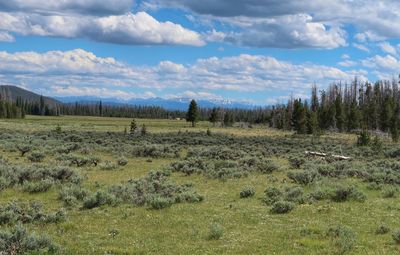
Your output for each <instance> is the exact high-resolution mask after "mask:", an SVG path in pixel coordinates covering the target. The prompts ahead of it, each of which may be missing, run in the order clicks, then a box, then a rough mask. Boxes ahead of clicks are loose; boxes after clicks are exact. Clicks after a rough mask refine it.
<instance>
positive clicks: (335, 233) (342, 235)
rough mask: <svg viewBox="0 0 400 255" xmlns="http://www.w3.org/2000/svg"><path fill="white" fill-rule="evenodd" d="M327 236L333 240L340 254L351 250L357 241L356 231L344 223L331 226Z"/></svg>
mask: <svg viewBox="0 0 400 255" xmlns="http://www.w3.org/2000/svg"><path fill="white" fill-rule="evenodd" d="M327 236H328V237H330V238H331V239H332V240H333V242H334V244H335V246H336V248H337V249H338V252H339V253H340V254H345V253H347V252H349V251H351V250H352V249H353V247H354V245H355V242H356V236H355V234H354V232H353V231H352V230H351V229H350V228H348V227H346V226H342V225H339V226H336V227H331V228H329V229H328V231H327Z"/></svg>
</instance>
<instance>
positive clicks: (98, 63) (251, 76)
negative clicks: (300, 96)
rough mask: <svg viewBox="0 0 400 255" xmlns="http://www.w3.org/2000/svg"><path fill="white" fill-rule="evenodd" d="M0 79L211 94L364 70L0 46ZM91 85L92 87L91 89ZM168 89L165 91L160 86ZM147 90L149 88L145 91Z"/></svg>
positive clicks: (302, 84)
mask: <svg viewBox="0 0 400 255" xmlns="http://www.w3.org/2000/svg"><path fill="white" fill-rule="evenodd" d="M0 59H1V61H0V73H1V74H2V76H0V82H1V83H7V84H18V85H23V86H26V87H27V88H30V89H34V90H40V91H49V93H48V94H51V93H52V92H53V91H54V93H56V94H57V95H61V94H63V93H64V94H65V95H84V94H86V95H96V96H100V95H104V96H106V97H109V96H111V95H113V96H115V97H119V98H126V99H129V98H132V97H134V96H137V95H138V94H135V93H134V92H133V91H137V90H139V91H143V90H146V91H147V92H151V93H154V94H156V93H158V92H162V91H170V90H174V91H176V92H177V93H175V94H179V93H181V94H182V95H184V94H185V93H186V92H187V91H191V92H194V93H196V94H188V93H186V95H188V96H189V97H195V96H196V97H199V98H200V97H203V96H204V97H207V98H216V97H218V96H220V95H221V93H222V94H224V91H225V92H226V91H235V92H247V93H260V92H263V93H266V94H267V92H270V91H275V92H277V91H279V92H282V93H288V94H289V93H291V92H295V93H304V92H305V91H308V90H309V88H310V86H311V84H313V83H314V82H316V83H317V84H320V85H327V84H329V83H331V82H335V81H349V80H351V79H353V77H354V76H358V77H360V78H365V75H366V73H365V71H363V70H350V71H343V70H340V69H338V68H335V67H329V66H324V65H315V64H310V63H304V64H293V63H290V62H287V61H281V60H278V59H276V58H273V57H267V56H260V55H247V54H243V55H238V56H232V57H224V58H217V57H211V58H206V59H198V60H197V61H195V62H194V63H192V64H187V65H182V64H179V63H174V62H171V61H164V62H160V63H159V64H157V65H155V66H147V67H143V66H133V65H128V64H125V63H122V62H119V61H118V60H116V59H114V58H101V57H98V56H96V55H94V54H93V53H91V52H87V51H84V50H81V49H77V50H73V51H65V52H63V51H49V52H45V53H36V52H17V53H8V52H0ZM92 90H93V93H92V92H91V91H92ZM162 93H165V94H168V93H169V92H162ZM147 95H149V94H147Z"/></svg>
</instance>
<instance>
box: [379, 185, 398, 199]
mask: <svg viewBox="0 0 400 255" xmlns="http://www.w3.org/2000/svg"><path fill="white" fill-rule="evenodd" d="M397 192H398V190H397V188H394V187H390V188H387V189H385V190H384V191H383V192H382V197H383V198H395V197H396V194H397Z"/></svg>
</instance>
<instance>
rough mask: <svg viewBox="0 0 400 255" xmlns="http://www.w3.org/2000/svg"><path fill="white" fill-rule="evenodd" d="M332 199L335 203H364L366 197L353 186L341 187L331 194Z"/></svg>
mask: <svg viewBox="0 0 400 255" xmlns="http://www.w3.org/2000/svg"><path fill="white" fill-rule="evenodd" d="M331 199H332V200H333V201H335V202H344V201H347V200H350V199H352V200H355V201H358V202H364V201H365V199H366V196H365V194H364V193H362V192H360V191H358V190H357V189H356V188H355V187H353V186H339V187H337V188H336V189H335V190H334V191H333V193H332V194H331Z"/></svg>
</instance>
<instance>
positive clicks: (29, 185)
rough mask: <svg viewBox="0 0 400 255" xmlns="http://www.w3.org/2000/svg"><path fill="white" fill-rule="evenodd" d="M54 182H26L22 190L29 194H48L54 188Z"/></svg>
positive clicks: (46, 180) (47, 180)
mask: <svg viewBox="0 0 400 255" xmlns="http://www.w3.org/2000/svg"><path fill="white" fill-rule="evenodd" d="M53 184H54V182H53V180H50V179H44V180H41V181H37V182H29V181H28V182H24V184H23V185H22V190H23V191H25V192H29V193H39V192H46V191H48V190H49V189H50V188H51V187H52V186H53Z"/></svg>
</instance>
